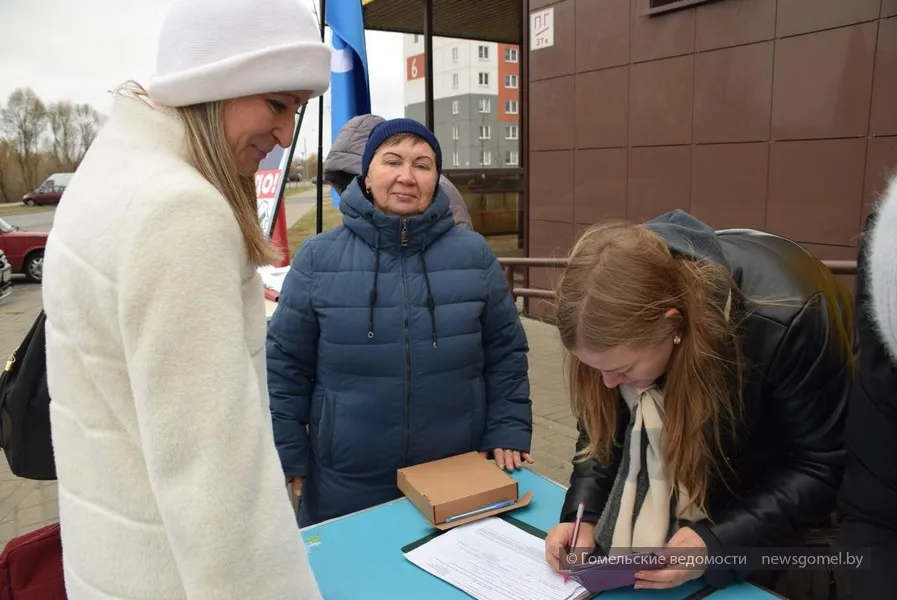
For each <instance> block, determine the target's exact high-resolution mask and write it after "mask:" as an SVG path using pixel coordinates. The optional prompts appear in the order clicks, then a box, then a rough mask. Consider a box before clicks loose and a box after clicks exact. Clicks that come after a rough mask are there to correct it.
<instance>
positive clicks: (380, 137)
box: [361, 118, 442, 179]
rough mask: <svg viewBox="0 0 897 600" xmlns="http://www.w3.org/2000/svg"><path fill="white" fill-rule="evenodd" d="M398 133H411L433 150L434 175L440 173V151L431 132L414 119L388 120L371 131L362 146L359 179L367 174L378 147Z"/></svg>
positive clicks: (437, 141) (437, 142)
mask: <svg viewBox="0 0 897 600" xmlns="http://www.w3.org/2000/svg"><path fill="white" fill-rule="evenodd" d="M398 133H413V134H414V135H416V136H418V137H421V138H423V140H424V141H425V142H427V143H428V144H430V147H431V148H433V153H434V154H436V173H437V175H439V174H441V173H442V149H441V148H440V147H439V140H437V139H436V136H435V135H433V132H432V131H430V130H429V129H427V128H426V127H425V126H424V125H422V124H421V123H419V122H418V121H415V120H414V119H404V118H402V119H390V120H389V121H383V122H382V123H380V124H379V125H377V126H376V127H374V128H373V129H372V130H371V135H370V136H368V141H367V143H366V144H365V146H364V154H362V155H361V178H362V179H364V178H365V177H366V176H367V174H368V167H370V166H371V159H372V158H374V154H375V153H376V152H377V149H378V148H379V147H380V145H381V144H382V143H383V142H385V141H386V140H388V139H389V138H391V137H392V136H394V135H396V134H398Z"/></svg>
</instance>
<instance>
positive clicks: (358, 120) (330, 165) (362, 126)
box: [324, 115, 386, 191]
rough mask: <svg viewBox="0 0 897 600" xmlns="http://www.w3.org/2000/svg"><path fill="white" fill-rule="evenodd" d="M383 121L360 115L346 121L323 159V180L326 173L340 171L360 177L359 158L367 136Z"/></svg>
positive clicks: (378, 118)
mask: <svg viewBox="0 0 897 600" xmlns="http://www.w3.org/2000/svg"><path fill="white" fill-rule="evenodd" d="M385 120H386V119H384V118H383V117H380V116H377V115H360V116H357V117H353V118H351V119H349V120H348V121H346V124H345V125H343V128H342V129H340V131H339V133H338V134H337V135H336V139H335V140H333V144H331V146H330V152H328V153H327V157H326V158H325V159H324V178H325V179H327V178H328V173H334V172H340V171H341V172H344V173H351V174H352V175H361V156H362V154H364V146H365V144H366V143H367V141H368V136H370V134H371V130H372V129H373V128H374V127H376V126H377V125H379V124H380V123H382V122H383V121H385ZM347 191H348V190H347Z"/></svg>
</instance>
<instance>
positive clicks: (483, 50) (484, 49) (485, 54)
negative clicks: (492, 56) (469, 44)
mask: <svg viewBox="0 0 897 600" xmlns="http://www.w3.org/2000/svg"><path fill="white" fill-rule="evenodd" d="M479 54H480V60H489V46H480V47H479Z"/></svg>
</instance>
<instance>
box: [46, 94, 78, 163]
mask: <svg viewBox="0 0 897 600" xmlns="http://www.w3.org/2000/svg"><path fill="white" fill-rule="evenodd" d="M47 122H48V123H49V125H50V136H51V141H52V143H53V156H54V157H55V158H56V163H57V166H58V168H59V169H60V170H61V171H73V170H74V169H75V164H76V163H77V160H78V150H79V148H78V139H79V136H78V133H79V132H78V128H77V125H76V123H75V107H74V106H72V103H71V102H65V101H63V102H54V103H53V104H51V105H50V106H49V107H48V108H47Z"/></svg>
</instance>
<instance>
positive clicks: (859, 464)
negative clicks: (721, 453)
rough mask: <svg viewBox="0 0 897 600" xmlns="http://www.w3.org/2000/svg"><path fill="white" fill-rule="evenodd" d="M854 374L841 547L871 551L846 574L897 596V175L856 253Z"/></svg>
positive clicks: (857, 594) (862, 586) (868, 589)
mask: <svg viewBox="0 0 897 600" xmlns="http://www.w3.org/2000/svg"><path fill="white" fill-rule="evenodd" d="M857 266H858V273H857V281H856V311H855V312H856V315H857V320H858V324H859V327H858V353H857V357H858V361H857V363H858V367H859V369H858V371H857V374H856V378H855V380H854V384H853V389H852V390H851V394H850V405H849V409H848V412H847V426H846V429H845V433H844V442H845V447H846V448H847V467H846V469H845V471H844V480H843V483H842V485H841V491H840V494H839V497H838V512H839V515H840V517H841V535H840V543H841V544H842V545H843V546H845V547H847V548H871V549H872V550H871V554H870V556H869V560H870V561H871V568H866V569H850V570H848V571H847V575H848V576H849V579H850V587H851V590H850V591H851V593H852V595H853V597H854V598H897V571H895V570H894V564H895V562H897V441H895V439H894V438H895V437H897V177H892V178H891V179H890V181H888V182H887V186H886V187H885V189H884V191H883V194H882V197H881V199H880V201H879V203H878V204H877V206H875V207H874V209H873V210H872V211H871V212H870V214H869V217H868V218H867V219H866V223H865V225H864V227H863V233H862V236H861V238H860V244H859V250H858V253H857Z"/></svg>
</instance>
